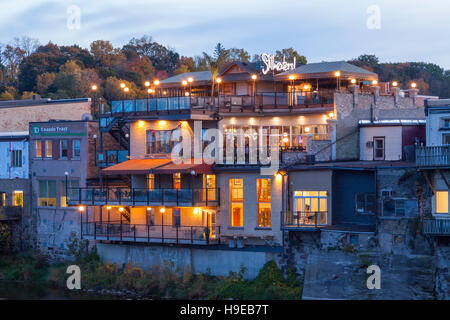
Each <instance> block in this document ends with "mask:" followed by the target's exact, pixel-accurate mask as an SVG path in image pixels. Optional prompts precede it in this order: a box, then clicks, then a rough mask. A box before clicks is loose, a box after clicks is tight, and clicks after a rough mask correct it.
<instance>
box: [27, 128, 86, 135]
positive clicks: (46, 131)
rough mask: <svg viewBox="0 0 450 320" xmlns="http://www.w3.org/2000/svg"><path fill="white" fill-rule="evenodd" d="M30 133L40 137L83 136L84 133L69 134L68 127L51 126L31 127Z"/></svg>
mask: <svg viewBox="0 0 450 320" xmlns="http://www.w3.org/2000/svg"><path fill="white" fill-rule="evenodd" d="M31 133H32V134H33V135H40V136H85V135H86V133H81V132H79V133H78V132H70V130H69V128H68V127H61V126H52V127H39V126H31Z"/></svg>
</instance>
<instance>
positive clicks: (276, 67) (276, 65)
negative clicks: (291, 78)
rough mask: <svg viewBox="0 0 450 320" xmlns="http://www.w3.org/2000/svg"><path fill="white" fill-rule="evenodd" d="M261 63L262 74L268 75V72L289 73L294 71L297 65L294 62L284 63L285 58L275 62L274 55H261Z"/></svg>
mask: <svg viewBox="0 0 450 320" xmlns="http://www.w3.org/2000/svg"><path fill="white" fill-rule="evenodd" d="M261 61H262V62H263V63H264V64H265V68H263V69H262V73H263V74H267V73H269V71H279V72H281V71H283V72H284V71H289V70H294V69H295V66H296V64H297V61H296V60H295V57H294V61H293V62H292V63H289V62H286V56H283V61H281V62H280V61H275V55H273V54H272V55H270V54H267V53H263V54H262V55H261Z"/></svg>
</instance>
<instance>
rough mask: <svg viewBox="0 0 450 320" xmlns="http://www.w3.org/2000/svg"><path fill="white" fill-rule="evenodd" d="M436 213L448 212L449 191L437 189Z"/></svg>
mask: <svg viewBox="0 0 450 320" xmlns="http://www.w3.org/2000/svg"><path fill="white" fill-rule="evenodd" d="M436 213H448V191H436Z"/></svg>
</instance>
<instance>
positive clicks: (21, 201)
mask: <svg viewBox="0 0 450 320" xmlns="http://www.w3.org/2000/svg"><path fill="white" fill-rule="evenodd" d="M16 194H20V195H21V198H20V201H19V203H20V204H19V205H17V204H16ZM12 196H13V197H12V204H13V206H14V207H21V208H23V190H13V192H12Z"/></svg>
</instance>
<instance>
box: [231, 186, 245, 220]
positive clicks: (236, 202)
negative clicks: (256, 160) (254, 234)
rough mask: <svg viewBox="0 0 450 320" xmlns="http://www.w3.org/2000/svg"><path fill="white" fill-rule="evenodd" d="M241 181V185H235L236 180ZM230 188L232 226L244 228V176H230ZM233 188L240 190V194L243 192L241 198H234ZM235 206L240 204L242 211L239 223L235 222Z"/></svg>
mask: <svg viewBox="0 0 450 320" xmlns="http://www.w3.org/2000/svg"><path fill="white" fill-rule="evenodd" d="M237 180H239V181H241V183H242V184H241V187H236V186H235V185H234V182H235V181H237ZM232 182H233V183H232ZM241 189H242V192H239V190H241ZM229 190H230V222H229V223H230V227H231V228H243V227H244V179H243V178H230V179H229ZM233 190H238V194H242V197H241V198H234V197H233V194H234V192H233ZM235 206H240V208H241V213H240V218H239V225H235V224H234V218H233V208H234V207H235Z"/></svg>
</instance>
